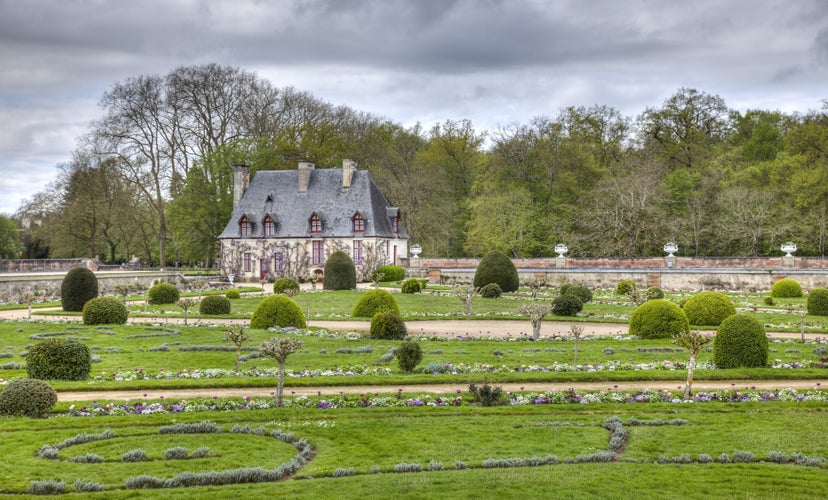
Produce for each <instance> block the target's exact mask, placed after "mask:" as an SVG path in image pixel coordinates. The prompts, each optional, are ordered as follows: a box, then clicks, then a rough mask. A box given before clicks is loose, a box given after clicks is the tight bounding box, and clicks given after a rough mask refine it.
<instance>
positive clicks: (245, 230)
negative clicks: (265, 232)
mask: <svg viewBox="0 0 828 500" xmlns="http://www.w3.org/2000/svg"><path fill="white" fill-rule="evenodd" d="M239 234H240V235H241V236H250V221H249V220H248V219H247V217H246V216H245V217H242V218H241V220H240V221H239Z"/></svg>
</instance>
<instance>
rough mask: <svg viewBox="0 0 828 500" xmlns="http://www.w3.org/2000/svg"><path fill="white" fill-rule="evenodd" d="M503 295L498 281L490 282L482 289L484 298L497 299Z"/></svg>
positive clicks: (481, 293) (481, 294)
mask: <svg viewBox="0 0 828 500" xmlns="http://www.w3.org/2000/svg"><path fill="white" fill-rule="evenodd" d="M501 295H503V290H501V289H500V285H498V284H497V283H489V284H488V285H486V286H484V287H483V288H481V289H480V296H481V297H483V298H484V299H497V298H499V297H500V296H501Z"/></svg>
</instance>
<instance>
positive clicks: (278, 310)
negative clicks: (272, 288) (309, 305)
mask: <svg viewBox="0 0 828 500" xmlns="http://www.w3.org/2000/svg"><path fill="white" fill-rule="evenodd" d="M272 326H278V327H285V326H293V327H296V328H305V327H306V326H307V323H306V322H305V314H304V313H303V312H302V309H301V308H300V307H299V304H297V303H296V302H295V301H294V300H293V299H291V298H290V297H286V296H284V295H271V296H270V297H267V298H265V299H264V300H262V301H261V302H260V303H259V305H258V306H257V307H256V310H255V311H253V317H252V318H250V328H261V329H267V328H270V327H272Z"/></svg>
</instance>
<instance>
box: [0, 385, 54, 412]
mask: <svg viewBox="0 0 828 500" xmlns="http://www.w3.org/2000/svg"><path fill="white" fill-rule="evenodd" d="M55 403H57V393H56V392H55V390H54V389H52V386H50V385H49V384H48V383H46V382H44V381H42V380H37V379H31V378H24V379H17V380H11V381H9V383H8V384H6V387H5V388H4V389H3V391H2V392H0V415H20V416H25V417H32V418H36V417H41V416H43V415H45V414H46V413H47V412H48V411H49V410H51V409H52V407H54V406H55Z"/></svg>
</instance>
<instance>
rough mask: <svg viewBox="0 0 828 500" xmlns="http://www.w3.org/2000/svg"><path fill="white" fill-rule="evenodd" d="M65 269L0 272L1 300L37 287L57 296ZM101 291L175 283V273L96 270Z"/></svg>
mask: <svg viewBox="0 0 828 500" xmlns="http://www.w3.org/2000/svg"><path fill="white" fill-rule="evenodd" d="M65 275H66V272H53V273H49V272H44V273H11V274H0V302H17V300H18V297H20V295H21V294H23V293H26V292H30V291H34V290H39V291H45V292H46V293H47V294H48V295H54V296H60V285H61V283H62V282H63V277H64V276H65ZM95 276H96V277H97V278H98V291H99V293H100V294H101V295H103V294H105V293H113V291H114V288H115V285H127V284H132V285H136V284H140V285H142V286H144V287H146V288H149V287H151V286H152V284H153V283H154V282H155V281H157V280H160V281H166V282H169V283H176V282H177V281H178V275H177V274H176V273H174V272H169V271H104V272H96V273H95Z"/></svg>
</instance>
